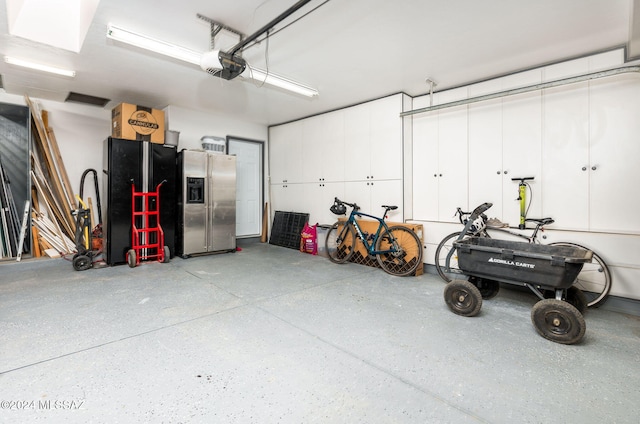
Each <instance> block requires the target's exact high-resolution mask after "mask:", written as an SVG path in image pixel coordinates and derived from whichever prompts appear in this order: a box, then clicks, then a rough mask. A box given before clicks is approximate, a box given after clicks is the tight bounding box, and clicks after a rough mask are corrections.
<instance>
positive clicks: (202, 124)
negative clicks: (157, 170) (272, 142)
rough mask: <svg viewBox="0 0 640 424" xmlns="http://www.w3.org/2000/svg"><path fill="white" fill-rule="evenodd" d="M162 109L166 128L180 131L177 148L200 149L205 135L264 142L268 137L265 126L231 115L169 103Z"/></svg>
mask: <svg viewBox="0 0 640 424" xmlns="http://www.w3.org/2000/svg"><path fill="white" fill-rule="evenodd" d="M164 111H165V119H166V120H167V128H168V129H170V130H173V131H180V144H179V146H178V150H182V149H201V148H202V145H201V143H200V138H201V137H202V136H205V135H213V136H218V137H226V136H227V135H233V136H236V137H240V138H248V139H252V140H260V141H265V142H266V141H267V138H268V131H267V127H266V126H264V125H259V124H254V123H251V122H247V121H243V120H241V119H238V118H236V117H234V116H233V115H220V114H218V115H212V114H210V113H206V112H202V111H197V110H192V109H186V108H182V107H178V106H171V105H170V106H168V107H167V108H165V110H164Z"/></svg>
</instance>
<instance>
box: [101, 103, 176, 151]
mask: <svg viewBox="0 0 640 424" xmlns="http://www.w3.org/2000/svg"><path fill="white" fill-rule="evenodd" d="M111 136H112V137H115V138H123V139H125V140H138V141H150V142H152V143H157V144H164V111H162V110H157V109H151V108H149V107H145V106H139V105H132V104H129V103H120V104H119V105H118V106H116V107H114V108H113V110H112V111H111Z"/></svg>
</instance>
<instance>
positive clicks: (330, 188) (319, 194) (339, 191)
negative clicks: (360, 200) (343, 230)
mask: <svg viewBox="0 0 640 424" xmlns="http://www.w3.org/2000/svg"><path fill="white" fill-rule="evenodd" d="M304 186H305V187H304V189H303V190H304V193H303V195H302V202H304V203H305V204H307V205H308V206H309V211H310V216H309V222H310V223H311V224H315V223H319V224H329V225H330V224H333V223H334V222H335V221H336V220H337V219H338V217H337V216H336V215H334V214H332V213H331V211H330V210H329V208H330V207H331V205H333V200H334V198H336V197H337V198H338V199H341V200H343V199H342V198H343V197H344V183H343V182H339V183H313V184H305V185H304Z"/></svg>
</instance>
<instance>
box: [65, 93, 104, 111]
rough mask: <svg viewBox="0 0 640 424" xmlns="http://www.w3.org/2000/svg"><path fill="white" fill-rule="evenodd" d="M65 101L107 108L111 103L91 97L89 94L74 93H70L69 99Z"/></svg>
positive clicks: (100, 98)
mask: <svg viewBox="0 0 640 424" xmlns="http://www.w3.org/2000/svg"><path fill="white" fill-rule="evenodd" d="M64 101H65V102H71V103H82V104H85V105H91V106H100V107H105V106H106V105H107V103H109V101H110V99H105V98H102V97H95V96H90V95H88V94H81V93H74V92H73V91H72V92H70V93H69V95H67V98H66V99H64Z"/></svg>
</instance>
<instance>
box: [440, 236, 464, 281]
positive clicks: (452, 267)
mask: <svg viewBox="0 0 640 424" xmlns="http://www.w3.org/2000/svg"><path fill="white" fill-rule="evenodd" d="M461 233H462V231H458V232H456V233H451V234H449V235H448V236H446V237H445V238H443V239H442V241H441V242H440V244H439V245H438V248H437V249H436V257H435V265H436V270H437V271H438V275H440V278H442V279H443V280H444V281H446V282H447V283H448V282H450V281H452V280H454V279H456V278H458V279H460V275H461V274H464V273H463V272H462V271H461V270H460V268H458V253H457V252H456V249H455V248H454V247H453V242H454V241H456V240H457V239H458V237H460V234H461ZM467 237H469V236H465V237H464V238H467ZM464 238H463V239H464Z"/></svg>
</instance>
